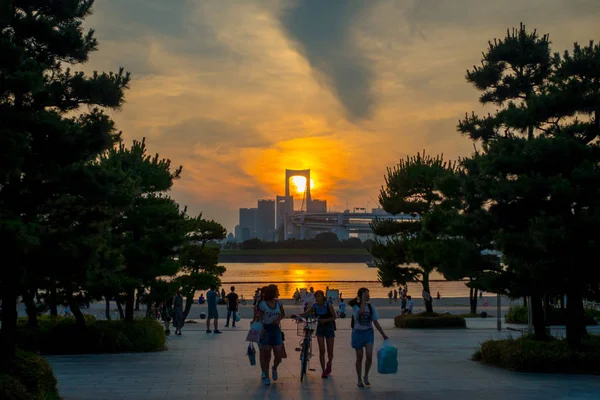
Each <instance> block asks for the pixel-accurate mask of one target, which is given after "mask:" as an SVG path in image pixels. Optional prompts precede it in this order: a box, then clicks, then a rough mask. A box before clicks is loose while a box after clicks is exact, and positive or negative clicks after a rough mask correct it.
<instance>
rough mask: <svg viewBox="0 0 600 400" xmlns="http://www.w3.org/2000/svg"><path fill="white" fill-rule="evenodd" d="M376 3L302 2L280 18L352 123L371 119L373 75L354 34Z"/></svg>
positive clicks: (373, 0) (289, 35)
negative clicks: (355, 27)
mask: <svg viewBox="0 0 600 400" xmlns="http://www.w3.org/2000/svg"><path fill="white" fill-rule="evenodd" d="M374 3H375V0H370V1H367V2H363V1H351V0H348V1H314V0H300V1H298V2H297V3H296V5H295V7H292V8H289V9H285V10H284V11H283V12H282V14H281V18H280V20H281V24H282V26H283V28H284V31H285V32H286V34H287V36H288V37H289V38H290V39H291V40H293V41H294V42H295V43H296V44H297V46H298V49H299V51H300V52H301V53H302V54H303V55H304V57H305V58H306V59H307V60H308V62H309V63H310V65H311V67H312V68H313V69H314V70H316V71H317V72H318V73H319V75H320V77H321V78H322V79H323V80H324V81H325V83H326V84H327V85H329V86H330V87H331V89H332V90H333V92H334V93H335V95H336V97H337V98H338V100H339V101H340V103H341V104H342V106H343V107H344V110H345V112H346V114H347V116H348V117H349V118H350V119H352V120H355V119H365V118H368V117H370V116H371V113H372V110H373V105H374V104H373V103H374V100H373V94H372V92H371V81H372V79H373V72H372V71H371V69H370V68H369V61H368V60H367V59H366V58H365V56H364V55H363V54H362V52H361V50H360V49H359V48H358V46H357V45H356V40H355V39H356V38H354V37H353V36H352V34H351V30H352V28H353V25H354V24H355V22H356V21H357V19H358V18H360V16H361V15H364V13H366V12H368V11H369V9H370V8H371V7H372V6H373V5H374Z"/></svg>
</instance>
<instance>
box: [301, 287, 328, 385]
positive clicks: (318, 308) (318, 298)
mask: <svg viewBox="0 0 600 400" xmlns="http://www.w3.org/2000/svg"><path fill="white" fill-rule="evenodd" d="M308 315H314V316H317V317H319V324H318V325H317V343H318V344H319V359H320V361H321V369H322V370H323V373H322V374H321V378H324V379H326V378H327V377H328V376H329V374H331V363H332V361H333V344H334V340H335V319H336V314H335V310H334V309H333V306H332V305H331V304H329V303H327V302H326V301H325V293H323V291H322V290H317V291H316V292H315V304H313V305H312V307H311V308H310V309H308V310H306V312H304V313H302V314H299V316H301V317H306V316H308ZM292 317H295V316H292ZM325 343H327V360H328V361H327V365H325Z"/></svg>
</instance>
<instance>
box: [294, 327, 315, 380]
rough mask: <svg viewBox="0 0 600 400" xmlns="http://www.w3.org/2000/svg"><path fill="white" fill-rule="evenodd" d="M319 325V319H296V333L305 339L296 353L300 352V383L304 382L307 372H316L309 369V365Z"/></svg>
mask: <svg viewBox="0 0 600 400" xmlns="http://www.w3.org/2000/svg"><path fill="white" fill-rule="evenodd" d="M299 322H303V323H299ZM318 323H319V318H318V317H317V318H313V317H307V318H301V317H296V324H297V326H296V333H297V335H298V336H301V337H302V338H303V339H302V340H301V341H300V347H296V351H299V352H300V382H302V381H303V380H304V376H305V375H306V371H307V370H310V371H314V369H311V368H309V365H310V358H311V357H312V338H313V336H315V334H316V332H317V329H316V325H317V324H318Z"/></svg>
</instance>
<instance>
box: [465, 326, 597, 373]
mask: <svg viewBox="0 0 600 400" xmlns="http://www.w3.org/2000/svg"><path fill="white" fill-rule="evenodd" d="M473 360H475V361H481V362H484V363H486V364H491V365H495V366H498V367H502V368H506V369H509V370H512V371H520V372H543V373H574V374H594V375H600V336H598V335H591V336H588V337H587V338H586V339H585V340H584V341H583V345H582V347H581V348H580V349H578V350H577V351H573V350H571V349H569V346H568V344H567V341H566V339H556V338H550V339H549V340H548V341H537V340H534V339H533V338H531V337H522V338H519V339H505V340H488V341H486V342H484V343H483V344H482V345H481V348H480V349H479V350H478V351H477V352H475V354H474V355H473Z"/></svg>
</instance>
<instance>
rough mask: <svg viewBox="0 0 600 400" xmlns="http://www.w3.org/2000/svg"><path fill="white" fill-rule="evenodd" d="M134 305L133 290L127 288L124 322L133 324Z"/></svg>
mask: <svg viewBox="0 0 600 400" xmlns="http://www.w3.org/2000/svg"><path fill="white" fill-rule="evenodd" d="M134 303H135V288H132V287H128V288H127V291H126V295H125V321H128V322H133V317H134V314H133V310H134Z"/></svg>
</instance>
